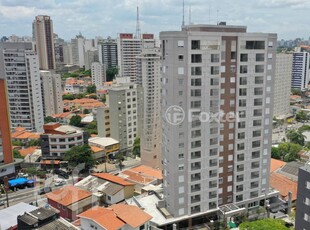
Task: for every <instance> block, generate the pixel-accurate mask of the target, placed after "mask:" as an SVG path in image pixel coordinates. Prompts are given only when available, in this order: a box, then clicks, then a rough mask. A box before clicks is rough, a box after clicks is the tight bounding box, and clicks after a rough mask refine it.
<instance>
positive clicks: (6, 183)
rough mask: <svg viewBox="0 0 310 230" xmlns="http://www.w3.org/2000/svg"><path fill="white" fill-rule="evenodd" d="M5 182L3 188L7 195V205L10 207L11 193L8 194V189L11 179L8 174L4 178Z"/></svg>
mask: <svg viewBox="0 0 310 230" xmlns="http://www.w3.org/2000/svg"><path fill="white" fill-rule="evenodd" d="M3 182H4V185H2V188H3V190H4V192H5V195H6V206H7V207H10V204H9V194H8V191H9V179H8V177H7V176H5V177H4V178H3Z"/></svg>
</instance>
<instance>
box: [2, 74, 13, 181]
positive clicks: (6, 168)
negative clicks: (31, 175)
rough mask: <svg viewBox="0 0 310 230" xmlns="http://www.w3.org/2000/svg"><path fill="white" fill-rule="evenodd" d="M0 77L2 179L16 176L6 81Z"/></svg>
mask: <svg viewBox="0 0 310 230" xmlns="http://www.w3.org/2000/svg"><path fill="white" fill-rule="evenodd" d="M2 77H3V76H1V75H0V117H1V119H0V179H2V178H3V177H4V176H10V175H14V174H15V166H14V165H13V164H12V163H13V162H14V159H13V152H12V144H11V131H10V115H9V109H8V101H7V99H8V98H7V89H6V82H5V79H3V78H2Z"/></svg>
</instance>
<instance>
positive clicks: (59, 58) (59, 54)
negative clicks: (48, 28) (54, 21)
mask: <svg viewBox="0 0 310 230" xmlns="http://www.w3.org/2000/svg"><path fill="white" fill-rule="evenodd" d="M64 45H65V41H64V40H63V39H62V38H60V37H58V34H54V47H55V61H56V63H59V64H62V63H64V50H63V47H64Z"/></svg>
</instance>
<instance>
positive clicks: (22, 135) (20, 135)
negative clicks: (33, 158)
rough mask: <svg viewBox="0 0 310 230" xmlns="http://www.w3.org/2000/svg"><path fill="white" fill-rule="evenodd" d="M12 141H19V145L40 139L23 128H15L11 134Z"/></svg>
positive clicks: (38, 135)
mask: <svg viewBox="0 0 310 230" xmlns="http://www.w3.org/2000/svg"><path fill="white" fill-rule="evenodd" d="M11 138H12V141H20V142H21V143H27V142H28V141H32V140H38V139H39V138H40V134H39V133H35V132H30V131H28V130H26V128H23V127H16V128H15V129H14V130H13V132H12V134H11Z"/></svg>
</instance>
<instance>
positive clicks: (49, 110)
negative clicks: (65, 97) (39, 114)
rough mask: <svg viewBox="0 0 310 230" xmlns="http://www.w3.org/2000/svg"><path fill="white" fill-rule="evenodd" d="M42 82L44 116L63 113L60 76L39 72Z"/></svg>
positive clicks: (43, 71) (49, 72)
mask: <svg viewBox="0 0 310 230" xmlns="http://www.w3.org/2000/svg"><path fill="white" fill-rule="evenodd" d="M40 76H41V82H42V95H43V108H44V116H45V117H48V116H51V115H53V114H59V113H63V102H62V94H63V91H62V87H61V76H60V74H55V73H52V72H51V71H46V70H42V71H40Z"/></svg>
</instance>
